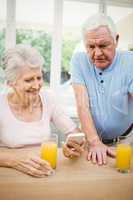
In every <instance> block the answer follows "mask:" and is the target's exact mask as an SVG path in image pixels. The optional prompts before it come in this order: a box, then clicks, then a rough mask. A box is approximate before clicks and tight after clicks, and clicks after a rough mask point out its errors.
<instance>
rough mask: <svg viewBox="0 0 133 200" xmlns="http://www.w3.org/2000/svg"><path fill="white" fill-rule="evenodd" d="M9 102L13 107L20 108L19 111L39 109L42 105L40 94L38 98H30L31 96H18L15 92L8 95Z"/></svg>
mask: <svg viewBox="0 0 133 200" xmlns="http://www.w3.org/2000/svg"><path fill="white" fill-rule="evenodd" d="M8 102H9V104H10V105H12V106H13V107H16V108H19V109H30V110H32V109H34V108H37V107H40V105H41V99H40V96H39V94H38V95H36V96H30V95H27V96H26V95H23V96H22V95H18V94H16V93H15V92H13V93H10V94H9V95H8Z"/></svg>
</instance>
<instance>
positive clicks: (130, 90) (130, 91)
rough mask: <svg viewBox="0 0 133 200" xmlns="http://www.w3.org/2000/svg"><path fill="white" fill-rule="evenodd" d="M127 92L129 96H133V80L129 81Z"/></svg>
mask: <svg viewBox="0 0 133 200" xmlns="http://www.w3.org/2000/svg"><path fill="white" fill-rule="evenodd" d="M128 92H129V93H130V94H133V79H132V80H131V81H130V83H129V88H128Z"/></svg>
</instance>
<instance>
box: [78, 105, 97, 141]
mask: <svg viewBox="0 0 133 200" xmlns="http://www.w3.org/2000/svg"><path fill="white" fill-rule="evenodd" d="M78 114H79V118H80V122H81V129H82V131H83V132H84V133H85V134H86V137H87V140H88V141H89V142H91V141H93V140H98V139H99V137H98V135H97V131H96V128H95V125H94V122H93V119H92V116H91V114H90V113H89V111H87V110H86V109H84V108H83V107H82V108H81V109H80V110H79V111H78Z"/></svg>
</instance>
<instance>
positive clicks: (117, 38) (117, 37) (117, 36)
mask: <svg viewBox="0 0 133 200" xmlns="http://www.w3.org/2000/svg"><path fill="white" fill-rule="evenodd" d="M115 39H116V47H117V45H118V41H119V35H118V34H117V35H116V38H115Z"/></svg>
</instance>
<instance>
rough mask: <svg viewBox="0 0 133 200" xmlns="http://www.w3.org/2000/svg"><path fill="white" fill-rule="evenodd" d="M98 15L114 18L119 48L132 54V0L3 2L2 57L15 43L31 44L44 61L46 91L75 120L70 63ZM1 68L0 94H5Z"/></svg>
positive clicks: (0, 11) (0, 20)
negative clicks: (85, 30)
mask: <svg viewBox="0 0 133 200" xmlns="http://www.w3.org/2000/svg"><path fill="white" fill-rule="evenodd" d="M96 12H103V13H106V14H107V15H109V16H111V17H112V18H113V20H114V21H115V23H116V25H117V31H118V33H119V34H120V42H119V46H118V48H119V49H121V50H125V49H126V50H133V0H48V1H46V0H37V1H36V0H0V57H2V55H3V53H4V51H5V50H6V49H8V48H10V47H13V46H14V45H15V44H16V43H17V44H18V43H25V44H31V45H32V46H33V47H35V48H37V49H38V50H39V51H40V53H41V54H42V56H43V57H44V59H45V64H44V66H43V67H44V80H45V83H44V87H51V88H52V89H54V90H55V92H57V93H58V96H59V97H60V100H61V102H63V104H64V105H65V109H66V111H67V112H68V114H69V115H70V116H71V117H74V118H76V117H77V113H76V109H75V99H74V94H73V90H72V87H71V83H70V60H71V57H72V55H73V53H74V52H76V51H83V45H82V37H81V27H82V24H83V23H84V21H85V20H86V19H87V18H88V17H89V16H90V15H92V14H94V13H96ZM6 90H7V88H6V87H5V85H4V73H3V71H2V68H1V66H0V91H1V92H6Z"/></svg>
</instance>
